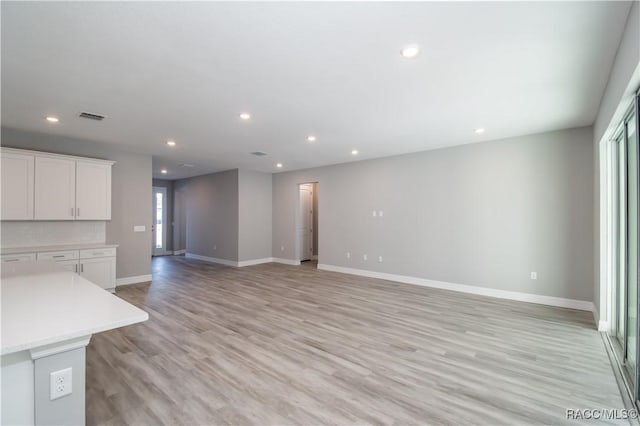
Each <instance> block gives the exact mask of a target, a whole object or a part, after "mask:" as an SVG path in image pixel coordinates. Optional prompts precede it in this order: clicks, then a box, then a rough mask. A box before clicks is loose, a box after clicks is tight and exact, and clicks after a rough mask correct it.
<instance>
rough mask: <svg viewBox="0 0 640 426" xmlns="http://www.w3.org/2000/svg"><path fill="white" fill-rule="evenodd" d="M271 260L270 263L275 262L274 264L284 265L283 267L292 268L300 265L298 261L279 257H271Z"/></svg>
mask: <svg viewBox="0 0 640 426" xmlns="http://www.w3.org/2000/svg"><path fill="white" fill-rule="evenodd" d="M271 259H272V262H275V263H284V264H285V265H293V266H298V265H300V261H299V260H291V259H283V258H281V257H272V258H271Z"/></svg>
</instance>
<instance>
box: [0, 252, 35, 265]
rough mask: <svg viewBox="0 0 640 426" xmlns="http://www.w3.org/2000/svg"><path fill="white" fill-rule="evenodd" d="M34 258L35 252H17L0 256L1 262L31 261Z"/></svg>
mask: <svg viewBox="0 0 640 426" xmlns="http://www.w3.org/2000/svg"><path fill="white" fill-rule="evenodd" d="M34 260H36V254H35V253H18V254H3V255H2V256H0V261H1V262H2V263H9V262H32V261H34Z"/></svg>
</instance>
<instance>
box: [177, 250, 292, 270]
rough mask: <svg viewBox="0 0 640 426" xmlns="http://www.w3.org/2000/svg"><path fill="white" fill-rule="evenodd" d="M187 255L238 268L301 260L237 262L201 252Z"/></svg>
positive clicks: (273, 258) (266, 259)
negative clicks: (201, 253)
mask: <svg viewBox="0 0 640 426" xmlns="http://www.w3.org/2000/svg"><path fill="white" fill-rule="evenodd" d="M185 256H186V257H188V258H191V259H198V260H203V261H205V262H211V263H219V264H221V265H227V266H235V267H236V268H242V267H244V266H252V265H260V264H262V263H271V262H275V263H284V264H286V265H299V264H300V261H299V260H290V259H280V258H277V257H264V258H262V259H251V260H242V261H240V262H237V261H235V260H227V259H219V258H217V257H209V256H202V255H200V254H193V253H185Z"/></svg>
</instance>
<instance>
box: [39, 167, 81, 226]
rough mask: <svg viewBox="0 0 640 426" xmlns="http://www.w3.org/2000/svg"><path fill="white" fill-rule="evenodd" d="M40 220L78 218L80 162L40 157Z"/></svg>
mask: <svg viewBox="0 0 640 426" xmlns="http://www.w3.org/2000/svg"><path fill="white" fill-rule="evenodd" d="M34 204H35V215H34V219H36V220H73V219H75V217H76V162H75V161H74V160H67V159H61V158H49V157H36V185H35V203H34Z"/></svg>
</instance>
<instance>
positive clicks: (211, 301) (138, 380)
mask: <svg viewBox="0 0 640 426" xmlns="http://www.w3.org/2000/svg"><path fill="white" fill-rule="evenodd" d="M116 294H117V295H118V296H119V297H121V298H123V299H125V300H127V301H129V302H131V303H133V304H134V305H136V306H139V307H141V308H142V309H144V310H145V311H147V312H148V313H149V316H150V318H149V321H147V322H145V323H142V324H136V325H133V326H129V327H124V328H121V329H117V330H113V331H109V332H105V333H100V334H97V335H95V336H93V338H92V339H91V343H90V344H89V346H88V349H87V424H91V425H113V424H117V425H120V424H130V425H159V424H167V425H196V424H197V425H226V424H233V425H320V424H322V425H324V424H330V425H353V424H358V425H360V424H373V425H425V424H434V425H435V424H447V425H457V424H460V425H469V424H480V425H499V424H518V425H520V424H531V425H534V424H535V425H537V424H559V425H561V424H577V423H578V422H575V421H569V420H567V419H566V418H565V416H566V412H565V410H566V409H567V408H623V404H622V400H621V398H620V394H619V391H618V387H617V385H616V382H615V379H614V376H613V373H612V369H611V366H610V364H609V360H608V358H607V355H606V352H605V348H604V345H603V342H602V340H601V338H600V336H599V334H598V333H597V331H596V330H595V328H594V324H593V318H592V315H591V313H589V312H581V311H574V310H570V309H562V308H555V307H549V306H542V305H535V304H529V303H522V302H514V301H508V300H501V299H494V298H488V297H482V296H475V295H468V294H463V293H456V292H450V291H445V290H438V289H430V288H425V287H418V286H413V285H407V284H400V283H395V282H391V281H384V280H377V279H371V278H363V277H357V276H351V275H345V274H339V273H334V272H327V271H318V270H316V269H315V265H314V264H303V265H301V266H287V265H281V264H264V265H256V266H250V267H245V268H232V267H227V266H223V265H215V264H210V263H205V262H202V261H198V260H193V259H186V258H184V257H181V256H174V257H159V258H154V259H153V282H152V283H143V284H136V285H130V286H126V287H122V288H118V289H117V293H116ZM588 424H628V423H627V422H625V421H623V422H614V421H609V422H605V421H593V420H592V421H589V422H588Z"/></svg>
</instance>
